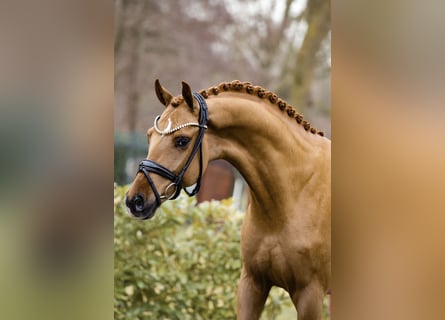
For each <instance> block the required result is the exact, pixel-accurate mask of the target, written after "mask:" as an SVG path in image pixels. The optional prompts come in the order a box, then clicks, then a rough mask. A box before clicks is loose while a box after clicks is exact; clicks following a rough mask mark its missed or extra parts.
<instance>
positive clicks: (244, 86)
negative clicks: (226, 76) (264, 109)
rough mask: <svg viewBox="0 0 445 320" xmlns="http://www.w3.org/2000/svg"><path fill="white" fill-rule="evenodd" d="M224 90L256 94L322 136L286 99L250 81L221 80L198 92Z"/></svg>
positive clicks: (179, 99) (205, 94)
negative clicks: (213, 85)
mask: <svg viewBox="0 0 445 320" xmlns="http://www.w3.org/2000/svg"><path fill="white" fill-rule="evenodd" d="M226 91H235V92H242V93H247V94H250V95H256V96H258V97H259V98H261V99H266V100H268V101H269V102H270V103H272V104H274V105H276V106H278V108H280V110H281V111H286V113H287V115H288V116H289V117H291V118H294V119H295V121H296V122H297V123H298V124H300V125H302V126H303V128H304V129H305V130H306V131H309V132H311V133H312V134H318V135H320V136H324V132H323V131H318V130H317V129H315V128H314V127H312V126H311V124H310V123H309V122H308V121H306V120H304V119H303V116H302V115H301V114H300V113H298V112H297V111H296V110H295V108H294V107H292V106H291V105H289V104H287V102H286V101H284V100H283V99H280V98H279V97H278V96H277V95H276V94H275V93H273V92H271V91H267V90H265V89H264V88H263V87H260V86H254V85H252V84H251V83H250V82H241V81H239V80H233V81H232V82H221V83H220V84H219V85H217V86H216V87H211V88H209V89H206V90H201V91H200V92H199V93H200V94H201V95H202V96H203V97H204V98H208V97H209V96H210V95H217V94H219V93H220V92H226ZM182 102H183V98H182V97H175V98H173V100H172V102H171V104H172V106H173V107H177V106H179V105H180V104H181V103H182Z"/></svg>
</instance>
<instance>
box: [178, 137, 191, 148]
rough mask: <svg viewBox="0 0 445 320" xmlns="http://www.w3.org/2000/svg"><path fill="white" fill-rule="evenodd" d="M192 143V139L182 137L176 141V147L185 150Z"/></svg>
mask: <svg viewBox="0 0 445 320" xmlns="http://www.w3.org/2000/svg"><path fill="white" fill-rule="evenodd" d="M189 142H190V138H188V137H183V136H180V137H178V138H176V140H175V146H176V147H178V148H185V147H186V146H187V145H188V143H189Z"/></svg>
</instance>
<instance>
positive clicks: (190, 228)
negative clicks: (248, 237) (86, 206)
mask: <svg viewBox="0 0 445 320" xmlns="http://www.w3.org/2000/svg"><path fill="white" fill-rule="evenodd" d="M125 190H126V188H125V187H117V188H116V189H115V219H114V247H115V249H114V250H115V253H114V255H115V257H114V261H115V266H114V274H115V275H114V277H115V279H114V281H115V293H114V297H115V302H114V318H115V319H125V320H129V319H172V320H176V319H234V318H235V305H236V285H237V282H238V278H239V275H240V271H241V257H240V244H239V242H240V228H241V221H242V214H241V213H240V212H238V211H236V210H234V209H233V208H232V206H231V203H230V200H227V201H223V202H218V201H212V202H204V203H201V204H199V205H196V202H195V199H194V198H188V197H180V198H179V199H178V200H175V201H168V202H166V203H164V204H163V205H162V207H161V208H159V209H158V211H157V212H156V215H155V217H154V218H153V219H152V220H148V221H139V220H136V219H132V218H130V217H129V216H128V215H127V214H126V213H125V208H124V204H123V201H122V200H123V198H124V193H125ZM289 304H290V300H289V298H288V296H287V295H285V294H284V293H283V292H278V291H274V293H273V294H272V295H271V297H270V298H269V299H268V301H267V305H266V308H265V311H264V312H263V315H264V317H265V318H266V319H274V318H275V317H276V316H277V315H278V314H279V313H280V312H281V308H282V307H283V305H287V306H288V305H289Z"/></svg>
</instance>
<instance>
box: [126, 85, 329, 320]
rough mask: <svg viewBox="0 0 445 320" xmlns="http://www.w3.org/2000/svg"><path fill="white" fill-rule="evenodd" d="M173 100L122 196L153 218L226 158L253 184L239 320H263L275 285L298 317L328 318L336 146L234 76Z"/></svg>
mask: <svg viewBox="0 0 445 320" xmlns="http://www.w3.org/2000/svg"><path fill="white" fill-rule="evenodd" d="M182 85H183V86H182V96H177V97H174V96H173V95H172V94H171V93H170V92H168V91H167V90H166V89H165V88H164V87H162V86H161V84H160V83H159V81H158V80H156V83H155V89H156V95H157V97H158V99H159V101H160V102H161V103H162V104H163V105H164V106H165V107H166V108H165V110H164V112H163V113H162V115H160V116H158V117H157V118H156V119H155V122H154V127H153V128H150V129H149V130H148V132H147V135H148V138H149V143H150V148H149V153H148V157H147V160H143V161H142V162H141V164H140V166H139V171H138V174H137V175H136V178H135V180H134V182H133V184H132V185H131V187H130V189H129V191H128V193H127V198H126V205H127V206H128V208H129V210H130V212H131V213H132V214H133V215H134V216H136V217H138V218H141V219H148V218H151V217H152V216H153V215H154V213H155V210H156V209H157V208H158V207H159V206H160V205H161V204H162V203H163V202H164V201H166V200H168V199H174V198H176V197H177V196H178V195H179V192H180V190H181V189H182V188H184V189H185V190H186V191H187V193H189V194H190V195H194V194H196V193H197V192H198V191H199V187H200V180H201V175H202V173H203V172H204V170H205V168H206V167H207V164H208V162H209V161H212V160H215V159H225V160H227V161H229V162H230V163H231V164H232V165H233V166H235V167H236V168H237V169H238V171H239V172H240V173H241V174H242V175H243V177H244V178H245V180H246V181H247V183H248V185H249V206H248V209H247V212H246V215H245V218H244V221H243V226H242V230H241V254H242V259H243V267H242V270H241V277H240V281H239V284H238V292H237V317H238V319H258V318H259V317H260V314H261V312H262V310H263V307H264V303H265V301H266V299H267V296H268V294H269V291H270V289H271V287H272V286H278V287H281V288H283V289H284V290H286V291H287V292H288V293H289V295H290V298H291V299H292V301H293V303H294V305H295V307H296V309H297V312H298V319H300V320H312V319H314V320H318V319H321V318H322V310H323V299H324V296H325V295H326V293H327V292H328V290H329V288H330V278H331V277H330V269H331V218H330V217H331V181H330V179H331V162H330V159H331V142H330V140H329V139H327V138H326V137H324V134H323V133H322V132H320V131H318V130H317V129H315V128H313V127H312V126H311V125H310V123H309V122H308V121H306V120H305V119H304V118H303V116H302V115H301V114H299V113H298V112H296V111H295V109H294V108H293V107H292V106H290V105H288V104H287V103H286V102H285V101H284V100H282V99H280V98H278V97H277V95H275V94H274V93H272V92H270V91H267V90H265V89H263V88H262V87H259V86H254V85H252V84H250V83H248V82H240V81H238V80H234V81H232V82H223V83H221V84H219V85H218V86H215V87H212V88H209V89H207V90H202V91H200V92H199V93H192V91H191V88H190V86H189V85H188V84H187V83H185V82H183V83H182Z"/></svg>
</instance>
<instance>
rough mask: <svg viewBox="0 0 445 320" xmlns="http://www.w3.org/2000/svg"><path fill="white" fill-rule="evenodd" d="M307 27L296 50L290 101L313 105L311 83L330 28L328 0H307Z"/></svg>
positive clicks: (305, 16) (305, 14)
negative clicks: (302, 39)
mask: <svg viewBox="0 0 445 320" xmlns="http://www.w3.org/2000/svg"><path fill="white" fill-rule="evenodd" d="M304 18H305V20H306V22H307V25H308V28H307V32H306V35H305V37H304V41H303V44H302V46H301V48H300V49H299V51H298V54H297V57H296V63H295V66H296V67H295V70H294V77H293V83H292V96H291V98H292V101H293V102H300V103H302V105H303V106H305V107H310V106H312V105H313V99H312V96H311V92H310V90H311V85H312V83H313V78H314V72H315V70H316V68H317V65H319V64H320V61H319V56H318V55H317V53H318V52H319V50H320V48H321V46H322V42H323V40H325V39H326V38H327V35H328V33H329V30H330V20H331V19H330V0H308V2H307V6H306V9H305V11H304Z"/></svg>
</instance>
